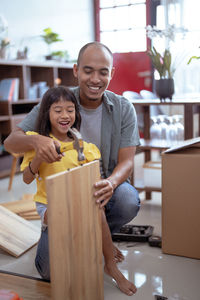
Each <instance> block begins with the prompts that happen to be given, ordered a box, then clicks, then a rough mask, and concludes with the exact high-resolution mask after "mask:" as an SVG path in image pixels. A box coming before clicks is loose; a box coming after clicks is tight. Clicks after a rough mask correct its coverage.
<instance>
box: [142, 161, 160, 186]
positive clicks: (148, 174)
mask: <svg viewBox="0 0 200 300" xmlns="http://www.w3.org/2000/svg"><path fill="white" fill-rule="evenodd" d="M143 169H144V186H145V187H155V188H161V162H159V161H148V162H146V163H145V164H144V165H143Z"/></svg>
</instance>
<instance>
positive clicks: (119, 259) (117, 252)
mask: <svg viewBox="0 0 200 300" xmlns="http://www.w3.org/2000/svg"><path fill="white" fill-rule="evenodd" d="M113 249H114V257H115V261H116V263H118V262H122V261H123V260H124V255H123V254H122V252H121V251H120V250H119V249H118V248H117V247H116V246H115V245H114V244H113Z"/></svg>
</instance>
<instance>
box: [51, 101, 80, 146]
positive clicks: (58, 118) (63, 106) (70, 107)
mask: <svg viewBox="0 0 200 300" xmlns="http://www.w3.org/2000/svg"><path fill="white" fill-rule="evenodd" d="M75 118H76V116H75V106H74V103H73V102H71V101H66V100H59V101H58V102H55V103H53V104H52V105H51V107H50V110H49V119H50V123H51V132H52V134H53V135H54V136H55V137H56V138H57V139H58V140H60V141H68V140H70V139H69V137H68V136H67V132H68V130H69V128H70V127H72V126H73V124H74V122H75Z"/></svg>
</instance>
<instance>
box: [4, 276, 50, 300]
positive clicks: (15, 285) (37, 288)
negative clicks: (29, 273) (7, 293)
mask: <svg viewBox="0 0 200 300" xmlns="http://www.w3.org/2000/svg"><path fill="white" fill-rule="evenodd" d="M0 282H1V286H0V288H1V289H7V290H12V291H14V292H16V293H17V294H18V295H19V296H20V297H21V298H23V299H26V300H37V299H38V300H41V299H42V300H49V299H51V285H50V283H48V282H45V281H43V280H40V279H32V278H27V277H24V276H17V275H16V274H14V275H13V274H7V273H5V272H3V273H2V272H0Z"/></svg>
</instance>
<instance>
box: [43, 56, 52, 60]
mask: <svg viewBox="0 0 200 300" xmlns="http://www.w3.org/2000/svg"><path fill="white" fill-rule="evenodd" d="M45 58H46V60H51V59H53V56H52V55H46V56H45Z"/></svg>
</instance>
